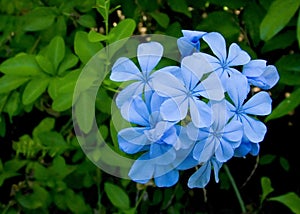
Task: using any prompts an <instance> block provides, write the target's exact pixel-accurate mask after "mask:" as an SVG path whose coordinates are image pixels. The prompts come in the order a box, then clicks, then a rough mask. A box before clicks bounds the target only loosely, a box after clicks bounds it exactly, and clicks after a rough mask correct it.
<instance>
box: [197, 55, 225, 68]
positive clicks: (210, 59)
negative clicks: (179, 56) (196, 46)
mask: <svg viewBox="0 0 300 214" xmlns="http://www.w3.org/2000/svg"><path fill="white" fill-rule="evenodd" d="M193 55H195V56H196V57H204V58H205V60H206V61H207V62H209V64H210V67H209V68H212V70H211V71H216V70H217V69H220V68H222V66H221V65H220V60H219V59H218V58H216V57H214V56H212V55H209V54H206V53H202V52H200V53H194V54H193ZM207 70H208V69H207ZM207 72H210V71H207Z"/></svg>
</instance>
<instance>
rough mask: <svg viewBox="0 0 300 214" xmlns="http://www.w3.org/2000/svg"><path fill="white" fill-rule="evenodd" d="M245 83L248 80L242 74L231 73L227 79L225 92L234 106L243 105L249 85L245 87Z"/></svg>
mask: <svg viewBox="0 0 300 214" xmlns="http://www.w3.org/2000/svg"><path fill="white" fill-rule="evenodd" d="M247 85H248V81H247V78H246V77H245V76H244V75H233V76H231V77H230V78H229V79H228V84H227V93H228V95H229V97H230V99H231V100H232V101H233V103H234V105H235V107H236V108H239V107H241V106H242V105H243V103H244V100H245V99H246V97H247V95H248V92H249V87H246V86H247Z"/></svg>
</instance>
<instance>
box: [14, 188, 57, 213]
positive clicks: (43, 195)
mask: <svg viewBox="0 0 300 214" xmlns="http://www.w3.org/2000/svg"><path fill="white" fill-rule="evenodd" d="M32 189H33V192H32V193H29V194H24V195H22V194H21V192H18V194H17V195H16V199H17V201H18V202H19V203H20V205H21V206H22V207H25V208H27V209H37V208H39V207H43V206H44V207H45V208H46V207H47V206H48V204H49V202H51V199H50V195H49V193H48V191H46V190H45V189H44V188H42V187H40V186H39V185H38V184H34V185H33V187H32Z"/></svg>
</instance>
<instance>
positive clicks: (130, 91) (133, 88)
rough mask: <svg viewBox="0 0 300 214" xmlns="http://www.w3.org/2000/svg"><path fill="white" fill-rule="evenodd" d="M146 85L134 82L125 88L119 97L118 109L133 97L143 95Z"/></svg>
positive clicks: (117, 100) (117, 101)
mask: <svg viewBox="0 0 300 214" xmlns="http://www.w3.org/2000/svg"><path fill="white" fill-rule="evenodd" d="M143 88H144V84H143V83H141V82H134V83H132V84H130V85H128V86H127V87H126V88H124V89H123V90H122V91H120V93H119V94H118V95H117V98H116V104H117V106H118V108H121V107H122V105H123V104H124V103H125V102H128V101H130V100H131V99H132V98H133V97H135V96H137V95H140V94H142V93H143Z"/></svg>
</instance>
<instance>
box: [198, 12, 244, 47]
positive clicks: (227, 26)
mask: <svg viewBox="0 0 300 214" xmlns="http://www.w3.org/2000/svg"><path fill="white" fill-rule="evenodd" d="M220 20H222V22H220ZM237 23H238V20H237V19H236V17H235V16H233V15H232V14H231V13H228V12H223V11H218V12H212V13H209V14H208V16H207V17H206V18H205V19H203V21H202V22H200V24H199V25H198V26H197V27H196V30H201V31H207V32H211V31H217V32H220V33H221V34H222V35H223V36H224V37H225V38H227V40H231V41H236V40H237V38H238V36H239V34H240V26H239V25H238V24H237Z"/></svg>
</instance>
